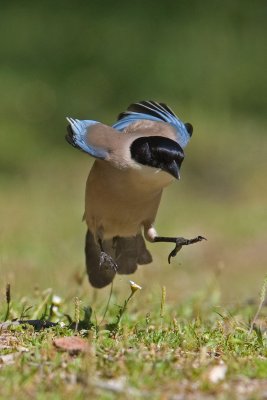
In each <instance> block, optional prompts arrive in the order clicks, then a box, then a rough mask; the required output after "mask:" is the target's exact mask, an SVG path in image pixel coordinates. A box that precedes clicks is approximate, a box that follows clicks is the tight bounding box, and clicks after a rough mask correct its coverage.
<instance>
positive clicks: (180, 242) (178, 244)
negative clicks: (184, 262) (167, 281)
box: [168, 236, 207, 264]
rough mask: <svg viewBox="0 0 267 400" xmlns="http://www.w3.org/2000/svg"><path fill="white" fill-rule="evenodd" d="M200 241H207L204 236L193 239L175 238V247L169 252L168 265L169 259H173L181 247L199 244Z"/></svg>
mask: <svg viewBox="0 0 267 400" xmlns="http://www.w3.org/2000/svg"><path fill="white" fill-rule="evenodd" d="M202 240H207V239H206V238H205V237H204V236H197V237H195V238H194V239H185V238H182V237H178V238H176V246H175V248H174V249H173V250H172V251H171V252H170V254H169V256H168V263H169V264H170V263H171V258H172V257H175V256H176V254H177V253H178V252H179V251H180V250H181V248H182V247H183V246H188V245H189V244H193V243H197V242H201V241H202Z"/></svg>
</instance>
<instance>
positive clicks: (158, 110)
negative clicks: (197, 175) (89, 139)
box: [112, 101, 193, 148]
mask: <svg viewBox="0 0 267 400" xmlns="http://www.w3.org/2000/svg"><path fill="white" fill-rule="evenodd" d="M144 119H146V120H151V121H160V122H162V121H163V122H167V123H169V124H170V125H172V126H173V127H174V128H175V129H176V132H177V142H178V143H179V144H180V146H181V147H182V148H184V147H185V146H186V145H187V144H188V142H189V140H190V138H191V135H192V131H193V128H192V126H191V124H189V123H188V124H184V123H183V122H182V121H181V120H180V119H179V118H178V117H177V116H176V115H175V114H174V112H173V111H172V110H171V109H170V108H169V107H168V106H167V105H166V104H163V103H157V102H155V101H141V102H139V103H134V104H131V105H130V106H129V107H128V109H127V111H125V112H123V113H121V114H120V115H119V117H118V121H117V122H116V123H115V124H114V125H113V126H112V128H114V129H117V130H118V131H123V130H124V129H125V128H127V126H129V125H130V124H132V123H134V122H136V121H139V120H144Z"/></svg>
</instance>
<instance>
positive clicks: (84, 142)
mask: <svg viewBox="0 0 267 400" xmlns="http://www.w3.org/2000/svg"><path fill="white" fill-rule="evenodd" d="M67 121H68V122H69V125H68V127H67V131H68V133H67V135H66V136H65V138H66V140H67V142H68V143H69V144H71V145H72V146H73V147H76V148H78V149H80V150H82V151H84V152H85V153H88V154H90V155H91V156H93V157H95V158H100V159H105V158H106V156H107V151H106V150H105V149H101V147H98V146H94V145H92V144H90V142H89V140H88V132H89V130H90V128H92V127H93V126H95V125H96V124H99V122H97V121H91V120H83V121H81V120H79V119H73V118H67Z"/></svg>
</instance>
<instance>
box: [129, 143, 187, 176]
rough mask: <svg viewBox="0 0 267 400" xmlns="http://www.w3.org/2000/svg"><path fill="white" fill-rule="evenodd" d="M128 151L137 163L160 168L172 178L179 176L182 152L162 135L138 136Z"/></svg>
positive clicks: (178, 146)
mask: <svg viewBox="0 0 267 400" xmlns="http://www.w3.org/2000/svg"><path fill="white" fill-rule="evenodd" d="M130 151H131V156H132V158H133V159H134V160H135V161H137V162H138V163H139V164H142V165H147V166H149V167H153V168H160V169H161V170H162V171H165V172H168V173H169V174H170V175H172V176H173V177H174V178H176V179H179V178H180V173H179V171H180V167H181V164H182V162H183V159H184V152H183V149H182V147H181V146H180V145H179V144H178V143H177V142H175V141H174V140H171V139H168V138H166V137H162V136H146V137H140V138H138V139H136V140H134V141H133V143H132V144H131V147H130Z"/></svg>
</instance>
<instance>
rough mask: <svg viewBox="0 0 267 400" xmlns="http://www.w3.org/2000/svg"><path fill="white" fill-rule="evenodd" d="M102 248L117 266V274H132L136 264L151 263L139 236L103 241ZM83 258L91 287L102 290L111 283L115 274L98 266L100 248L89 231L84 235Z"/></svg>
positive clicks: (141, 237)
mask: <svg viewBox="0 0 267 400" xmlns="http://www.w3.org/2000/svg"><path fill="white" fill-rule="evenodd" d="M103 248H104V251H105V252H106V253H107V254H109V255H110V256H111V257H112V258H113V260H114V261H115V262H116V264H117V265H118V270H117V273H118V274H125V275H128V274H133V273H134V272H135V271H136V270H137V265H138V264H140V265H143V264H149V263H150V262H151V261H152V257H151V254H150V253H149V251H148V250H147V248H146V245H145V241H144V238H143V236H142V235H141V234H138V235H136V236H134V237H131V238H123V237H115V238H114V239H113V240H105V241H104V242H103ZM85 256H86V267H87V273H88V278H89V281H90V283H91V284H92V286H94V287H96V288H102V287H104V286H107V285H108V284H109V283H111V282H112V280H113V279H114V277H115V274H116V273H115V271H113V270H112V269H106V268H104V267H100V266H99V259H100V248H99V246H98V244H97V243H96V242H95V239H94V236H93V234H92V233H91V232H90V230H88V231H87V234H86V241H85Z"/></svg>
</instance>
